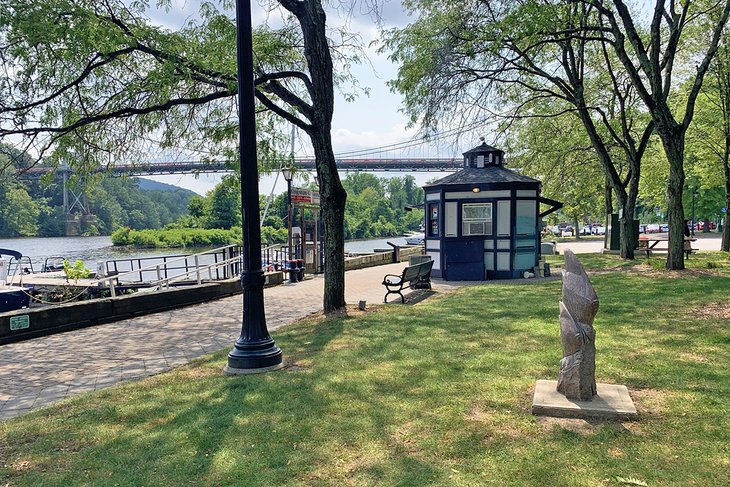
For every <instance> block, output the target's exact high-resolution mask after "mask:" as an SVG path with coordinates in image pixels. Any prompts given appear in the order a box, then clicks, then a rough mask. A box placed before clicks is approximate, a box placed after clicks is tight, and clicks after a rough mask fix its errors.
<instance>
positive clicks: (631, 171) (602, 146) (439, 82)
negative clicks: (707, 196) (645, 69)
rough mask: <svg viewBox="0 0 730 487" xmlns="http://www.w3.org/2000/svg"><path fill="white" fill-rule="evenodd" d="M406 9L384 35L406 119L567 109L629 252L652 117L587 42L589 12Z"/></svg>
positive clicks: (467, 4)
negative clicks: (598, 171) (609, 192)
mask: <svg viewBox="0 0 730 487" xmlns="http://www.w3.org/2000/svg"><path fill="white" fill-rule="evenodd" d="M407 5H409V6H410V7H411V8H412V9H414V10H418V11H419V13H420V17H419V18H418V20H417V21H416V22H414V23H413V24H411V25H409V26H408V27H406V28H405V29H401V30H396V31H392V32H391V34H390V36H389V40H388V42H387V43H386V48H387V49H390V50H391V51H392V55H391V57H392V59H394V60H395V61H397V62H399V63H400V64H401V67H400V70H399V75H398V79H397V80H396V81H394V82H393V86H394V88H395V89H397V90H398V91H400V92H401V93H403V94H404V95H405V103H406V108H407V110H408V111H409V112H410V113H411V115H412V117H413V120H414V121H419V122H420V123H423V124H425V125H431V124H433V125H435V124H438V123H439V122H443V120H447V121H448V120H453V119H454V118H456V119H457V120H463V119H464V118H465V117H473V116H483V114H484V112H487V113H488V114H490V113H491V114H495V112H496V111H498V110H499V111H501V114H499V115H500V116H501V117H506V118H508V119H509V120H515V119H519V118H522V117H558V116H561V115H562V114H564V113H571V114H573V115H574V116H575V117H576V118H577V120H579V121H580V123H581V125H582V127H583V131H584V132H585V134H586V135H587V138H588V140H589V141H590V144H591V146H592V147H593V150H594V151H595V153H596V155H597V158H596V160H597V161H598V162H599V163H600V166H601V167H602V169H603V171H604V173H605V174H606V179H607V180H608V182H609V184H610V185H611V187H612V189H613V192H614V194H615V195H616V198H617V200H618V203H619V205H620V206H621V208H622V210H623V215H624V217H623V218H622V222H621V256H622V257H625V258H633V257H634V248H635V243H634V242H635V235H634V234H633V232H634V228H633V225H632V220H633V215H634V208H635V204H636V198H637V195H638V186H639V178H640V161H641V158H642V157H643V154H644V152H645V150H646V146H647V144H648V141H649V138H650V135H651V133H652V130H653V122H652V121H651V120H646V119H645V117H642V116H641V114H640V112H639V110H637V106H636V101H637V100H636V96H635V93H634V92H633V89H632V87H631V86H630V84H629V85H627V83H626V79H625V78H626V77H625V75H624V73H622V70H621V69H620V66H617V63H616V59H615V57H614V56H612V55H611V53H610V52H609V51H607V50H606V49H604V46H603V45H602V44H601V43H597V42H595V38H596V36H597V35H598V34H597V32H596V29H597V28H596V23H597V19H598V16H597V12H596V9H595V8H594V7H592V6H590V5H586V4H583V3H580V2H575V1H563V2H546V1H543V0H518V1H514V2H503V1H500V0H462V1H459V2H453V3H450V4H449V5H448V6H444V5H442V4H440V3H434V2H431V1H429V0H412V1H410V2H408V3H407ZM599 32H600V31H599ZM614 148H615V149H616V150H617V151H619V152H618V154H614V150H613V149H614ZM622 166H626V168H627V170H626V171H625V172H624V175H622V174H621V171H620V168H621V167H622Z"/></svg>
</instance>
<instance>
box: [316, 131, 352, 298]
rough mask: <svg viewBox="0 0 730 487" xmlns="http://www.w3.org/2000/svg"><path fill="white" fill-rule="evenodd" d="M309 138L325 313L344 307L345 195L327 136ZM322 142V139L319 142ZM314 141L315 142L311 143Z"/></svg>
mask: <svg viewBox="0 0 730 487" xmlns="http://www.w3.org/2000/svg"><path fill="white" fill-rule="evenodd" d="M319 135H320V136H319V137H317V138H315V137H312V142H313V147H314V156H315V158H316V160H317V176H318V177H319V184H320V191H321V196H322V199H321V201H322V219H323V221H324V236H325V238H324V298H323V299H324V302H323V309H324V312H325V313H329V312H331V311H336V310H338V309H342V308H344V307H345V201H346V200H347V193H346V192H345V188H343V187H342V182H341V181H340V177H339V175H338V174H337V167H336V165H335V156H334V153H333V152H332V143H331V141H330V140H329V139H330V134H329V133H327V134H319ZM319 139H326V140H319ZM315 140H317V141H318V142H315Z"/></svg>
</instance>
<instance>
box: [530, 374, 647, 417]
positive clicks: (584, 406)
mask: <svg viewBox="0 0 730 487" xmlns="http://www.w3.org/2000/svg"><path fill="white" fill-rule="evenodd" d="M557 384H558V382H557V381H554V380H538V381H537V382H536V384H535V395H534V396H533V398H532V414H534V415H536V416H554V417H558V418H583V419H590V418H594V419H632V418H636V417H637V416H638V414H637V413H636V407H635V406H634V401H632V400H631V396H630V395H629V390H628V389H627V388H626V386H622V385H615V384H596V389H597V392H598V394H597V395H596V396H595V397H594V398H593V400H592V401H577V400H573V399H568V398H566V397H565V396H564V395H563V394H561V393H560V392H558V391H557V389H556V387H557Z"/></svg>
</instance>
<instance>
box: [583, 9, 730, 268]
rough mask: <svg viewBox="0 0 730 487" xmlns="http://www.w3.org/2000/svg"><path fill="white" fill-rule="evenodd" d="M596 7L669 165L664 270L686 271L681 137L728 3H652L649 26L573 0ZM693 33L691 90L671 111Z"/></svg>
mask: <svg viewBox="0 0 730 487" xmlns="http://www.w3.org/2000/svg"><path fill="white" fill-rule="evenodd" d="M574 1H577V2H581V3H583V4H585V5H588V6H591V7H593V8H595V9H596V10H597V11H598V12H599V13H600V16H601V23H600V24H599V25H598V26H596V36H598V37H600V40H601V42H603V43H605V44H606V45H610V46H611V48H612V49H613V51H614V53H615V54H616V57H617V58H618V59H619V61H620V62H621V64H622V66H623V67H624V69H625V71H626V73H627V75H628V79H629V80H630V82H631V84H632V86H633V87H634V88H635V90H636V92H637V94H638V95H639V97H640V98H641V100H642V101H643V103H644V106H645V107H646V109H647V110H648V112H649V113H650V114H651V117H652V121H653V122H654V127H655V130H656V133H657V135H658V136H659V138H660V139H661V141H662V146H663V148H664V152H665V153H666V156H667V160H668V161H669V181H668V185H667V203H668V214H669V255H668V256H667V263H666V267H667V268H668V269H684V233H683V231H684V216H685V215H684V207H683V204H682V192H683V188H684V183H685V172H684V152H685V136H686V133H687V129H688V128H689V125H690V123H691V122H692V118H693V117H694V112H695V104H696V101H697V97H698V95H699V94H700V91H701V89H702V84H703V82H704V79H705V76H706V74H707V72H708V69H709V67H710V64H711V62H712V60H713V58H714V56H715V53H716V52H717V48H718V45H719V42H720V39H721V37H722V33H723V30H724V28H725V25H726V24H727V20H728V15H730V0H712V1H706V0H684V1H681V2H679V1H675V0H670V1H668V2H667V1H666V0H656V1H655V2H654V12H653V14H652V16H651V19H650V21H649V24H648V26H643V22H642V21H641V14H640V13H638V12H637V11H633V12H632V10H631V9H630V8H629V6H628V5H627V4H626V2H624V1H622V0H610V1H609V0H574ZM693 28H695V29H697V30H699V31H700V32H702V33H703V34H704V35H702V37H703V40H704V42H701V43H696V44H695V45H696V47H697V48H696V49H695V50H694V51H693V52H692V53H691V59H692V60H693V61H696V62H697V64H696V69H695V70H694V72H693V73H691V74H688V75H686V79H687V80H689V81H688V82H689V84H690V86H691V88H690V89H689V91H688V93H687V98H686V102H685V103H684V104H683V105H682V106H680V107H678V108H674V107H673V106H672V104H671V103H670V96H671V95H672V93H673V92H675V91H676V89H677V86H676V84H675V81H676V80H675V77H676V76H675V75H676V72H675V71H676V70H677V66H678V65H680V61H681V59H680V58H679V53H680V50H681V49H682V48H687V47H689V46H688V42H687V37H688V35H689V34H690V32H689V31H691V30H692V29H693Z"/></svg>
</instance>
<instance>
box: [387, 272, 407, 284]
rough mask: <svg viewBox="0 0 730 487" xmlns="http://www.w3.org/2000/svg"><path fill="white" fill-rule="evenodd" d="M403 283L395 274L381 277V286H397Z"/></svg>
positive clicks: (401, 278) (400, 277)
mask: <svg viewBox="0 0 730 487" xmlns="http://www.w3.org/2000/svg"><path fill="white" fill-rule="evenodd" d="M389 277H392V278H395V279H388V278H389ZM401 282H403V277H402V276H399V275H397V274H386V275H385V277H383V284H388V285H391V286H394V285H395V286H397V285H398V284H400V283H401Z"/></svg>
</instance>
